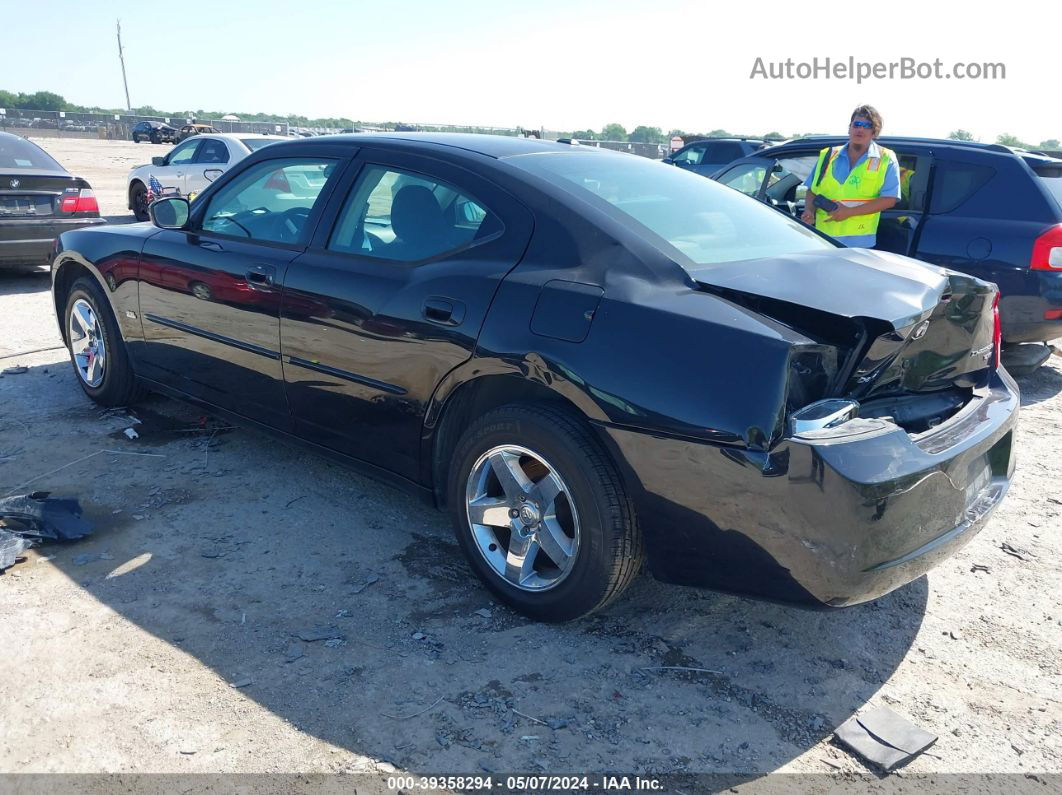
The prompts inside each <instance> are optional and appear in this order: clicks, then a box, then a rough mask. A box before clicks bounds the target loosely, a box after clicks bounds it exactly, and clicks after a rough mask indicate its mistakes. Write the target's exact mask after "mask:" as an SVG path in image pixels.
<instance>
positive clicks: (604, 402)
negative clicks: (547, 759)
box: [52, 134, 1018, 620]
mask: <svg viewBox="0 0 1062 795" xmlns="http://www.w3.org/2000/svg"><path fill="white" fill-rule="evenodd" d="M151 214H152V217H153V221H154V223H146V224H137V225H131V226H121V227H113V228H101V229H97V230H84V231H75V232H68V233H66V234H64V235H62V237H61V238H60V241H59V246H58V251H57V253H56V256H55V258H54V262H53V265H52V275H53V292H54V298H55V308H56V312H57V314H58V317H59V321H60V326H61V329H62V333H63V335H64V337H65V339H66V342H67V344H68V345H69V347H70V351H71V358H72V361H73V365H74V369H75V371H76V373H77V377H78V380H79V382H80V384H81V387H82V388H83V389H84V391H85V392H86V393H87V394H88V395H89V397H91V398H92V399H94V400H96V401H98V402H99V403H102V404H104V405H125V404H128V403H130V402H132V401H134V400H135V399H136V398H137V397H138V396H139V395H142V394H143V393H144V391H145V390H152V391H158V392H162V393H165V394H168V395H171V396H174V397H178V398H182V399H185V400H190V401H193V402H195V403H198V404H200V405H202V406H206V407H209V408H210V409H211V410H212V411H215V412H218V413H220V414H223V415H225V416H227V417H230V418H231V419H233V420H236V421H239V422H242V423H246V424H250V425H254V426H256V427H258V428H261V429H265V430H267V431H270V432H273V433H275V434H278V435H280V436H281V437H283V438H285V439H291V440H296V441H298V442H300V443H302V444H305V445H309V446H310V447H313V448H315V449H317V450H319V451H321V452H323V453H326V454H329V455H332V456H334V457H338V458H340V459H342V460H344V461H346V462H348V463H350V464H352V465H354V466H355V467H358V468H360V469H361V470H363V471H365V472H367V473H369V474H371V475H373V476H375V477H378V478H382V479H385V480H387V481H389V482H392V483H394V484H397V485H400V486H402V487H405V488H408V489H411V490H413V491H415V492H418V493H420V494H421V495H423V496H424V497H425V498H426V499H427V500H430V501H432V502H433V503H435V504H436V505H438V506H440V507H445V508H446V509H447V510H448V511H449V512H450V514H451V516H452V518H453V523H454V529H455V532H456V535H457V539H458V541H459V542H460V544H461V547H462V548H463V550H464V552H465V553H466V554H467V556H468V560H469V562H470V564H471V567H472V569H473V570H474V571H475V572H476V574H477V575H478V576H479V577H480V578H481V579H482V580H483V582H484V583H485V584H486V585H487V586H488V587H489V588H490V589H491V590H492V591H493V592H494V593H495V594H496V595H497V596H498V597H499V598H501V599H502V600H504V601H505V602H506V603H508V604H509V605H511V606H513V607H514V608H515V609H517V610H519V611H521V612H524V613H526V614H528V615H531V616H534V617H536V618H540V619H546V620H564V619H571V618H575V617H577V616H581V615H584V614H586V613H589V612H591V611H593V610H596V609H599V608H601V607H603V606H605V605H607V604H608V603H609V602H611V601H612V600H613V599H615V598H616V597H617V596H619V594H620V593H622V592H623V590H624V588H625V587H626V586H627V585H628V584H629V583H630V582H631V580H632V579H633V578H634V577H635V576H636V575H637V574H638V572H639V570H640V569H641V568H642V565H643V563H645V564H647V566H648V568H649V570H650V571H651V572H652V573H653V574H654V575H655V576H656V577H658V578H659V579H661V580H664V581H667V582H673V583H682V584H688V585H699V586H708V587H713V588H719V589H724V590H729V591H737V592H741V593H747V594H755V595H760V596H764V597H768V598H774V599H782V600H787V601H796V602H802V603H805V604H811V605H829V606H843V605H850V604H854V603H858V602H862V601H865V600H868V599H873V598H875V597H877V596H880V595H882V594H884V593H886V592H888V591H890V590H892V589H893V588H896V587H898V586H900V585H903V584H904V583H906V582H909V581H910V580H912V579H914V578H916V577H918V576H920V575H921V574H923V573H924V572H926V571H927V570H928V569H930V568H931V567H932V566H934V565H935V564H936V563H938V562H939V561H941V560H942V559H943V558H945V557H946V556H948V555H949V554H951V553H953V552H954V551H955V550H956V549H958V548H959V547H960V546H962V545H963V544H965V543H966V542H968V541H969V540H970V539H971V538H972V537H973V536H974V535H975V534H976V533H977V532H978V531H979V530H980V529H981V527H982V526H983V525H984V523H985V521H986V519H987V518H988V516H989V514H990V513H991V511H992V510H993V509H994V508H995V507H996V506H997V505H998V504H999V502H1000V500H1001V499H1002V497H1003V495H1004V493H1005V492H1006V490H1007V487H1008V485H1009V483H1010V479H1011V476H1012V473H1013V469H1014V456H1013V450H1012V442H1013V435H1014V429H1015V425H1016V422H1017V417H1018V394H1017V388H1016V387H1015V385H1014V382H1013V381H1012V380H1011V378H1010V376H1009V375H1008V374H1007V373H1006V371H1005V370H1004V369H1002V368H1000V367H999V345H1000V335H999V319H998V314H997V312H996V302H997V298H998V294H997V291H996V289H995V288H994V286H993V285H991V284H988V283H985V282H982V281H978V280H977V279H974V278H972V277H969V276H964V275H962V274H958V273H954V272H951V271H948V270H944V269H941V268H938V267H934V266H928V265H925V264H923V263H920V262H917V261H915V260H911V259H907V258H905V257H902V256H898V255H892V254H886V253H881V252H874V251H867V250H860V249H845V248H838V247H837V246H836V245H835V244H833V243H832V242H830V241H829V240H827V239H825V238H824V237H822V236H820V235H819V234H817V233H816V232H814V231H813V230H810V229H808V228H806V227H804V226H802V225H800V224H799V223H797V222H796V221H794V220H792V219H790V218H787V217H785V216H784V215H782V214H781V213H778V212H776V211H774V210H772V209H770V208H768V207H766V206H764V205H762V204H760V203H759V202H757V201H755V200H754V199H750V198H748V197H745V196H743V195H741V194H739V193H737V192H736V191H732V190H730V189H728V188H726V187H725V186H722V185H719V184H717V183H714V182H712V181H710V180H706V179H704V178H703V177H700V176H697V175H695V174H690V173H687V172H684V171H681V170H679V169H673V168H669V167H667V166H665V165H662V164H660V163H655V162H652V161H649V160H645V159H642V158H638V157H633V156H630V155H625V154H615V153H609V152H603V151H597V150H592V149H588V148H586V147H571V146H567V145H563V144H552V143H548V142H539V141H527V140H522V139H510V138H503V137H491V136H472V135H417V134H395V135H390V134H389V135H348V136H331V137H329V138H328V139H321V140H307V141H301V140H299V141H291V142H284V143H278V144H274V145H273V146H269V147H266V148H264V149H262V150H260V151H258V152H256V153H254V154H252V155H251V156H250V157H248V158H247V159H246V160H244V161H241V162H240V163H239V164H238V165H237V166H236V167H235V168H233V169H232V170H231V171H229V172H227V173H226V174H225V175H223V176H222V177H220V178H219V179H218V180H217V181H216V182H215V183H213V184H212V185H211V186H210V188H209V189H208V190H206V191H205V192H204V193H203V194H202V195H201V196H200V197H198V198H197V199H196V200H195V202H194V203H193V204H191V205H189V204H188V202H187V201H185V200H184V199H181V198H167V199H163V200H161V201H159V202H156V203H155V204H154V205H153V206H152V209H151Z"/></svg>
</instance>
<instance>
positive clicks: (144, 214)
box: [129, 182, 151, 221]
mask: <svg viewBox="0 0 1062 795" xmlns="http://www.w3.org/2000/svg"><path fill="white" fill-rule="evenodd" d="M129 203H130V204H131V205H132V206H133V215H134V217H135V218H136V220H138V221H148V220H150V218H151V216H149V215H148V202H147V188H145V187H144V185H143V183H140V182H138V183H136V184H135V185H134V186H133V189H132V190H131V191H130V192H129Z"/></svg>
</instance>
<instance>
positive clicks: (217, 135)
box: [196, 133, 288, 141]
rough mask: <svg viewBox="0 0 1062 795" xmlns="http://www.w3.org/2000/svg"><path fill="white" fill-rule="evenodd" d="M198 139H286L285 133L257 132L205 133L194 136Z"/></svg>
mask: <svg viewBox="0 0 1062 795" xmlns="http://www.w3.org/2000/svg"><path fill="white" fill-rule="evenodd" d="M196 137H197V138H198V139H199V140H204V139H208V138H221V139H224V140H227V141H243V140H245V139H247V138H262V139H264V140H266V141H286V140H288V138H287V136H285V135H259V134H258V133H207V134H206V135H199V136H196Z"/></svg>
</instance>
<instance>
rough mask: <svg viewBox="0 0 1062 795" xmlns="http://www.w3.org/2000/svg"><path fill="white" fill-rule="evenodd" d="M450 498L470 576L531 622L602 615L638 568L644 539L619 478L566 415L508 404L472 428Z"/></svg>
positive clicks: (455, 463) (459, 449) (460, 447)
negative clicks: (597, 611) (596, 613)
mask: <svg viewBox="0 0 1062 795" xmlns="http://www.w3.org/2000/svg"><path fill="white" fill-rule="evenodd" d="M447 494H448V504H449V508H450V514H451V518H452V520H453V525H454V531H455V533H456V535H457V540H458V542H459V543H460V544H461V547H462V549H463V550H464V553H465V555H466V556H467V557H468V560H469V562H470V563H471V565H472V568H473V569H474V570H475V572H476V574H477V575H478V576H479V577H480V579H481V580H482V581H483V582H484V584H485V585H486V586H487V587H488V588H489V589H490V590H491V591H493V592H494V593H495V594H496V595H497V596H498V598H500V599H501V600H502V601H504V602H505V603H506V604H508V605H509V606H510V607H512V608H513V609H515V610H517V611H518V612H521V613H524V614H525V615H528V616H530V617H532V618H535V619H539V620H543V621H568V620H571V619H574V618H579V617H581V616H585V615H587V614H589V613H592V612H594V611H596V610H599V609H601V608H603V607H604V606H606V605H607V604H609V603H610V602H612V601H613V600H614V599H616V598H617V597H618V596H619V595H620V594H621V593H622V592H623V591H624V590H625V589H626V587H627V586H628V585H629V584H630V583H631V581H632V580H633V579H634V577H635V575H636V574H637V573H638V571H639V570H640V568H641V562H642V543H641V533H640V531H639V528H638V525H637V521H636V517H635V516H634V511H633V508H632V506H631V503H630V499H629V498H628V496H627V494H626V492H625V490H624V488H623V485H622V483H621V482H620V479H619V475H618V473H617V472H616V470H615V467H614V466H613V464H612V462H611V461H610V460H609V458H608V456H607V454H606V453H605V451H604V450H602V449H601V448H600V446H599V445H598V443H597V441H596V440H595V439H594V437H593V436H592V435H591V432H590V430H589V429H588V428H587V427H586V426H585V425H584V424H583V423H582V422H580V421H579V420H578V419H577V418H575V417H574V416H572V415H570V414H569V413H568V412H567V411H564V410H562V409H557V408H552V407H545V406H521V405H510V406H504V407H502V408H499V409H495V410H494V411H491V412H489V413H487V414H486V415H484V416H483V417H480V418H479V419H478V420H477V421H475V422H473V423H472V424H471V426H470V427H469V428H468V429H467V430H466V431H465V433H464V434H463V435H462V437H461V439H460V440H459V441H458V443H457V446H456V448H455V451H454V456H453V459H452V465H451V468H450V478H449V488H448V492H447Z"/></svg>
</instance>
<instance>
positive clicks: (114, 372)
mask: <svg viewBox="0 0 1062 795" xmlns="http://www.w3.org/2000/svg"><path fill="white" fill-rule="evenodd" d="M63 329H64V332H65V334H66V344H67V348H68V349H69V351H70V361H71V363H72V364H73V366H74V373H75V374H76V376H77V381H78V383H79V384H80V385H81V388H82V389H83V390H84V391H85V394H86V395H88V396H89V397H90V398H92V399H93V400H94V401H96V402H97V403H100V404H102V405H104V406H127V405H129V404H130V403H133V402H135V401H136V400H138V399H139V398H140V397H142V396H143V395H144V391H145V390H144V389H143V387H142V386H140V384H139V383H138V382H137V380H136V377H135V376H134V375H133V368H132V367H131V366H130V364H129V356H128V353H127V352H126V348H125V341H124V340H123V339H122V335H121V332H120V331H119V330H118V324H117V322H116V321H115V318H114V313H113V312H111V308H110V304H109V303H108V302H107V299H106V297H105V296H104V295H103V291H102V289H101V288H100V286H99V285H98V284H97V283H96V282H95V280H93V279H91V278H88V277H82V278H80V279H78V280H77V281H75V282H74V284H73V286H72V287H71V288H70V294H69V295H68V296H67V299H66V311H65V312H64V313H63Z"/></svg>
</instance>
